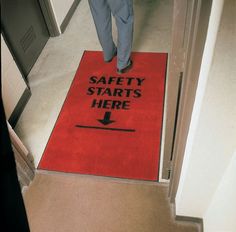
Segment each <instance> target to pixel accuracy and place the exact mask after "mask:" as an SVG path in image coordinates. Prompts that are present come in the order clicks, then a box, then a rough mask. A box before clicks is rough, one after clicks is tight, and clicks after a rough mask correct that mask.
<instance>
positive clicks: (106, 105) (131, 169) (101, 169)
mask: <svg viewBox="0 0 236 232" xmlns="http://www.w3.org/2000/svg"><path fill="white" fill-rule="evenodd" d="M132 60H133V68H132V69H131V70H130V71H129V72H128V73H126V74H122V75H119V74H117V73H116V58H115V59H113V61H112V62H111V63H104V61H103V56H102V53H101V52H95V51H86V52H85V53H84V55H83V58H82V60H81V62H80V65H79V69H78V71H77V73H76V75H75V78H74V80H73V83H72V85H71V87H70V90H69V92H68V94H67V98H66V100H65V102H64V105H63V107H62V110H61V112H60V115H59V117H58V119H57V122H56V125H55V127H54V129H53V132H52V134H51V136H50V139H49V141H48V144H47V146H46V148H45V151H44V154H43V157H42V159H41V161H40V164H39V167H38V168H39V169H46V170H54V171H62V172H75V173H83V174H94V175H101V176H113V177H122V178H131V179H142V180H158V169H159V154H160V141H161V128H162V115H163V102H164V90H165V75H166V74H165V73H166V63H167V54H166V53H143V52H142V53H139V52H134V53H132Z"/></svg>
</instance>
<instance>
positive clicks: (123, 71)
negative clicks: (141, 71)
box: [117, 60, 133, 74]
mask: <svg viewBox="0 0 236 232" xmlns="http://www.w3.org/2000/svg"><path fill="white" fill-rule="evenodd" d="M132 67H133V62H132V60H129V64H128V65H127V66H126V67H125V68H122V69H117V72H118V73H119V74H122V73H126V72H128V71H129V70H130V69H131V68H132Z"/></svg>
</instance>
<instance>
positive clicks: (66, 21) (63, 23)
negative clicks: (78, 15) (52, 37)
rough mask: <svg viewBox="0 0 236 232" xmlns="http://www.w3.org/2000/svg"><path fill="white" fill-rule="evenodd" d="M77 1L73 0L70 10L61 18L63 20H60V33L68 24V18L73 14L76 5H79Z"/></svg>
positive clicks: (78, 0)
mask: <svg viewBox="0 0 236 232" xmlns="http://www.w3.org/2000/svg"><path fill="white" fill-rule="evenodd" d="M79 2H80V0H74V2H73V4H72V6H71V8H70V10H69V11H68V13H67V15H66V17H65V18H64V20H63V22H62V24H61V26H60V28H61V33H64V31H65V30H66V27H67V25H68V24H69V22H70V20H71V18H72V16H73V14H74V12H75V10H76V8H77V6H78V5H79Z"/></svg>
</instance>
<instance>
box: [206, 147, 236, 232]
mask: <svg viewBox="0 0 236 232" xmlns="http://www.w3.org/2000/svg"><path fill="white" fill-rule="evenodd" d="M235 173H236V150H235V153H234V155H233V157H232V159H231V161H230V164H229V166H228V168H227V170H226V172H225V174H224V176H223V177H222V179H221V181H220V184H219V186H218V188H217V190H216V192H215V194H214V196H213V198H212V201H211V203H210V205H209V207H208V210H207V211H206V213H205V215H204V221H205V224H204V228H205V231H208V232H209V231H210V232H222V231H224V232H226V231H228V232H231V231H236V220H235V208H236V188H235V183H236V174H235Z"/></svg>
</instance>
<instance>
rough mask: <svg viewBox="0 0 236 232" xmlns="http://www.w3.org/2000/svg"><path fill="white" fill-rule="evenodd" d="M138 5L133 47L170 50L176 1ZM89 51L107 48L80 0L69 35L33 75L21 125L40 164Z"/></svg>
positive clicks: (48, 50)
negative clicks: (100, 41)
mask: <svg viewBox="0 0 236 232" xmlns="http://www.w3.org/2000/svg"><path fill="white" fill-rule="evenodd" d="M134 3H135V4H134V12H135V29H134V43H133V50H134V51H153V52H155V51H161V52H169V50H170V38H171V23H172V18H171V14H172V1H171V0H145V1H143V0H134ZM113 28H114V39H116V30H115V26H114V27H113ZM84 50H101V47H100V45H99V43H98V39H97V34H96V31H95V27H94V24H93V21H92V17H91V14H90V11H89V7H88V2H87V1H86V0H82V1H81V2H80V4H79V7H78V9H77V10H76V12H75V14H74V16H73V18H72V20H71V22H70V24H69V26H68V27H67V29H66V31H65V33H64V34H63V35H61V36H59V37H56V38H50V39H49V41H48V43H47V44H46V46H45V48H44V49H43V51H42V53H41V55H40V57H39V59H38V60H37V62H36V64H35V66H34V67H33V69H32V71H31V72H30V74H29V77H28V79H29V85H30V88H31V91H32V96H31V98H30V101H29V103H28V104H27V106H26V108H25V110H24V112H23V114H22V116H21V117H20V120H19V122H18V123H17V126H16V128H15V129H16V133H17V134H18V135H19V137H20V138H21V139H22V141H23V142H24V144H25V145H26V147H27V148H28V149H29V150H30V152H31V153H32V154H33V156H34V159H35V165H36V166H37V165H38V163H39V161H40V158H41V156H42V153H43V150H44V148H45V146H46V143H47V140H48V138H49V135H50V133H51V131H52V128H53V126H54V124H55V121H56V118H57V116H58V114H59V111H60V109H61V106H62V104H63V101H64V99H65V96H66V93H67V91H68V88H69V86H70V84H71V81H72V79H73V77H74V74H75V72H76V69H77V67H78V64H79V62H80V59H81V57H82V54H83V51H84ZM114 68H115V67H114Z"/></svg>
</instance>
